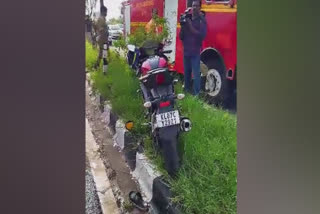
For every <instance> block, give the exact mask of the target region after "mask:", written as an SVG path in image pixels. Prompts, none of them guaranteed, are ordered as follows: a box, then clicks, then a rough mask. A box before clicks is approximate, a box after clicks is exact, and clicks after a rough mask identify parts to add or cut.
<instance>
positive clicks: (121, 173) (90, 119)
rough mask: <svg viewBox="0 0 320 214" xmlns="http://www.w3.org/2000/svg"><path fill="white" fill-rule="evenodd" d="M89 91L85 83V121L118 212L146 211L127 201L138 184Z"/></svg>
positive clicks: (137, 213) (137, 187) (133, 213)
mask: <svg viewBox="0 0 320 214" xmlns="http://www.w3.org/2000/svg"><path fill="white" fill-rule="evenodd" d="M90 93H91V92H90V91H88V85H87V83H86V120H87V122H86V123H87V126H90V132H91V133H92V136H93V138H94V142H95V144H96V150H97V152H96V156H99V159H101V162H102V163H103V165H104V166H103V167H104V170H105V174H106V176H107V179H108V182H109V183H110V190H111V191H112V194H113V196H114V198H115V202H116V204H117V206H118V208H119V213H121V214H122V213H124V214H144V213H147V212H142V211H140V210H138V209H136V208H134V207H133V206H132V205H131V204H130V203H129V200H128V195H129V192H130V191H140V189H139V186H138V185H137V182H136V181H135V180H134V179H133V178H132V176H131V174H130V169H129V167H128V165H127V163H126V162H125V160H124V158H123V157H122V154H121V153H120V152H119V151H118V150H117V148H116V147H114V146H113V144H114V142H113V139H112V134H111V133H110V130H108V129H107V128H106V125H105V123H104V121H103V120H102V119H101V111H100V109H99V106H98V105H97V103H96V102H94V100H93V99H94V98H93V97H92V96H90V95H89V94H90ZM86 146H87V145H86ZM86 150H88V149H86ZM89 159H90V158H89ZM89 161H90V160H89ZM103 214H106V213H103Z"/></svg>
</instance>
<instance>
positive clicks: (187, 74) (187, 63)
mask: <svg viewBox="0 0 320 214" xmlns="http://www.w3.org/2000/svg"><path fill="white" fill-rule="evenodd" d="M183 67H184V90H185V91H186V92H189V93H191V91H192V90H191V73H192V66H191V58H190V57H189V56H184V57H183Z"/></svg>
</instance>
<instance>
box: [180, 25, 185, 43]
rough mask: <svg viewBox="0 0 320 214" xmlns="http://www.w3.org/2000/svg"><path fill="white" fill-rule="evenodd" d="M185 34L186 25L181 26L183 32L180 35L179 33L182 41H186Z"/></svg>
mask: <svg viewBox="0 0 320 214" xmlns="http://www.w3.org/2000/svg"><path fill="white" fill-rule="evenodd" d="M184 34H185V26H184V25H181V30H180V33H179V38H180V40H182V41H183V39H184Z"/></svg>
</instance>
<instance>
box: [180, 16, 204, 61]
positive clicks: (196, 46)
mask: <svg viewBox="0 0 320 214" xmlns="http://www.w3.org/2000/svg"><path fill="white" fill-rule="evenodd" d="M192 26H193V27H194V28H195V29H196V30H197V31H198V32H200V34H194V33H193V32H192V31H191V30H190V29H189V27H188V23H185V24H184V25H182V26H181V31H180V34H179V37H180V39H181V40H182V43H183V53H184V55H185V56H197V55H200V49H201V46H202V41H203V40H204V38H205V37H206V34H207V21H206V19H205V18H204V17H201V16H199V17H197V18H195V19H193V20H192Z"/></svg>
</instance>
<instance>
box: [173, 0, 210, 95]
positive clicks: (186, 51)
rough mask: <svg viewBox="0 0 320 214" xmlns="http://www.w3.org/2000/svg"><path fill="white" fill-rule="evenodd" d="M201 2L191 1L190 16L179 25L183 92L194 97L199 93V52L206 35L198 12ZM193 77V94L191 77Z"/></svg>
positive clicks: (203, 18) (200, 13)
mask: <svg viewBox="0 0 320 214" xmlns="http://www.w3.org/2000/svg"><path fill="white" fill-rule="evenodd" d="M200 8H201V1H200V0H193V2H192V14H191V15H192V16H191V18H187V19H186V23H181V31H180V34H179V38H180V40H182V43H183V66H184V90H185V91H186V92H189V93H192V94H194V95H196V96H197V95H199V93H200V84H201V82H200V50H201V46H202V42H203V40H204V38H205V37H206V34H207V21H206V19H205V15H204V13H202V12H201V11H200ZM192 74H193V77H194V82H193V92H192V89H191V77H192Z"/></svg>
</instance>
